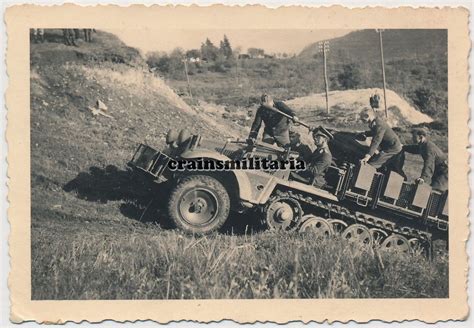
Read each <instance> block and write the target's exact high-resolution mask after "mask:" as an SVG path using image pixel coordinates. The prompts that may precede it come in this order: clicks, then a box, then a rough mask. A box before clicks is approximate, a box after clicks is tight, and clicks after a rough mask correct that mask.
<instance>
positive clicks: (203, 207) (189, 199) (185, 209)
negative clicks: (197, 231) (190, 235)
mask: <svg viewBox="0 0 474 328" xmlns="http://www.w3.org/2000/svg"><path fill="white" fill-rule="evenodd" d="M217 208H218V203H217V197H216V195H214V193H212V192H211V191H210V190H207V189H204V188H200V189H193V190H190V191H188V192H186V193H185V194H184V195H183V197H182V198H181V201H180V204H179V212H180V214H181V216H182V218H183V219H184V220H185V221H187V222H188V223H190V224H194V225H203V224H206V223H207V222H209V221H211V220H212V219H214V217H215V216H216V215H217Z"/></svg>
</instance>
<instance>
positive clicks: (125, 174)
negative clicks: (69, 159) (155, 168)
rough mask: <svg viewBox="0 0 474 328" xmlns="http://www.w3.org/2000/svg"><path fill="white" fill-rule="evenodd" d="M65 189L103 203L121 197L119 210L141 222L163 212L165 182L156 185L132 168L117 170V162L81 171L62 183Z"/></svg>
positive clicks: (80, 196)
mask: <svg viewBox="0 0 474 328" xmlns="http://www.w3.org/2000/svg"><path fill="white" fill-rule="evenodd" d="M63 189H64V191H66V192H75V193H76V194H77V197H78V198H80V199H83V200H87V201H90V202H96V203H102V204H105V203H107V202H109V201H122V204H121V205H120V212H121V213H122V214H123V215H124V216H126V217H128V218H130V219H133V220H138V221H141V222H152V221H160V224H161V223H163V226H164V227H166V226H168V224H167V223H165V222H161V221H163V220H161V219H162V218H163V217H164V216H165V215H164V213H166V204H165V202H166V194H167V188H166V186H165V185H160V186H158V185H157V184H154V183H153V182H151V181H147V179H143V178H141V177H140V176H138V175H136V174H135V173H133V172H132V171H126V170H120V169H118V168H117V167H116V166H113V165H108V166H107V167H105V168H100V167H97V166H92V167H90V168H89V170H88V171H87V172H81V173H79V174H78V175H77V177H75V178H74V179H73V180H71V181H69V182H68V183H67V184H66V185H65V186H64V187H63Z"/></svg>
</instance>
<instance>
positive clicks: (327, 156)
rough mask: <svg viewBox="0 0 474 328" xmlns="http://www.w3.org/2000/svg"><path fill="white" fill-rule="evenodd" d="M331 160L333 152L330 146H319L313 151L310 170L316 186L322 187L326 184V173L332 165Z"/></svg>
mask: <svg viewBox="0 0 474 328" xmlns="http://www.w3.org/2000/svg"><path fill="white" fill-rule="evenodd" d="M331 162H332V154H331V151H330V150H329V148H319V149H316V150H315V151H314V152H313V154H312V156H311V162H310V163H309V168H308V171H309V172H310V173H311V175H312V178H313V185H314V186H316V187H322V186H324V185H325V184H326V179H325V178H324V174H325V173H326V170H327V169H328V167H329V166H330V165H331Z"/></svg>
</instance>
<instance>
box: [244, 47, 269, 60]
mask: <svg viewBox="0 0 474 328" xmlns="http://www.w3.org/2000/svg"><path fill="white" fill-rule="evenodd" d="M247 53H248V54H249V56H250V57H251V58H257V57H263V56H264V55H265V50H263V49H260V48H248V50H247Z"/></svg>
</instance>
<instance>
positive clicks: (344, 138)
mask: <svg viewBox="0 0 474 328" xmlns="http://www.w3.org/2000/svg"><path fill="white" fill-rule="evenodd" d="M144 33H148V34H149V36H148V38H147V39H152V40H154V42H153V43H143V42H141V40H143V38H142V36H143V34H144ZM447 56H448V53H447V30H445V29H444V30H443V29H439V30H436V29H430V30H428V29H406V30H401V29H397V30H395V29H387V30H381V29H380V30H373V29H367V30H276V31H268V30H229V31H225V30H189V31H187V30H169V31H166V33H163V32H162V31H158V30H156V31H143V30H112V31H107V30H101V29H95V28H90V29H79V28H75V29H74V28H69V29H32V30H31V43H30V64H31V66H30V76H31V81H30V82H31V84H30V97H31V145H32V147H31V199H32V202H31V215H32V220H31V237H32V243H31V253H32V263H31V265H32V273H31V274H32V276H31V280H32V298H33V299H36V300H55V299H228V298H230V299H236V298H445V297H448V295H449V284H448V271H449V270H448V269H449V257H448V252H447V249H448V244H447V241H448V229H449V215H448V201H447V195H448V124H447V123H448V115H447V112H448V101H447V88H448V79H447ZM202 159H205V160H207V161H208V164H209V163H212V164H213V165H212V167H209V166H208V167H205V168H201V169H199V167H197V169H195V170H189V169H187V168H186V167H184V168H182V169H181V170H172V169H171V167H170V165H168V164H169V163H170V161H176V160H187V161H190V162H191V163H195V162H196V161H197V160H202ZM248 159H252V161H255V160H267V159H269V160H275V161H288V160H293V159H294V160H296V159H300V160H301V161H302V162H303V164H304V165H303V168H301V167H300V168H299V169H295V168H293V169H292V168H291V167H288V168H281V167H278V168H276V169H274V168H272V167H269V166H267V167H264V166H263V165H262V167H252V168H249V169H244V168H243V167H240V165H239V166H236V165H233V166H232V167H226V168H225V169H222V170H216V168H215V167H214V164H217V163H218V162H219V161H223V160H224V161H225V160H233V161H243V160H248ZM241 163H242V162H241ZM258 164H260V163H258ZM262 164H263V163H262ZM188 166H189V165H188Z"/></svg>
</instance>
